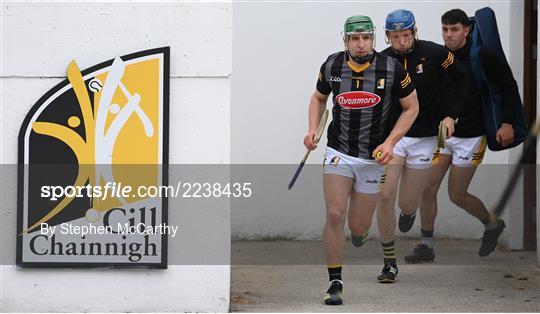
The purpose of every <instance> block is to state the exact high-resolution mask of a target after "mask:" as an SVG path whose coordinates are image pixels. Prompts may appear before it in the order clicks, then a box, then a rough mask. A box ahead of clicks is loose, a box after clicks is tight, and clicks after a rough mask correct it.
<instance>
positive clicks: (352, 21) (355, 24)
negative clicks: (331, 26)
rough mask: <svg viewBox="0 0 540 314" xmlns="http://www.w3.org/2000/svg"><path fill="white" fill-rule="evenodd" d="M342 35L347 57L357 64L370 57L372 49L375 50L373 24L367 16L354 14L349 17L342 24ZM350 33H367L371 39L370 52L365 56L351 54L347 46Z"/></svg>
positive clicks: (364, 61) (366, 60)
mask: <svg viewBox="0 0 540 314" xmlns="http://www.w3.org/2000/svg"><path fill="white" fill-rule="evenodd" d="M342 35H343V42H344V43H345V52H346V53H347V55H348V56H349V58H351V59H352V60H353V61H354V62H356V63H359V64H363V63H366V62H368V61H369V60H370V59H371V56H372V55H373V51H374V50H375V26H374V25H373V22H372V21H371V18H370V17H369V16H365V15H355V16H351V17H349V18H348V19H347V20H346V21H345V25H344V26H343V32H342ZM352 35H369V36H370V37H371V38H372V39H373V44H372V47H371V52H370V53H368V54H367V55H365V56H353V55H352V54H351V53H350V52H349V49H348V48H347V42H348V41H349V38H350V36H352Z"/></svg>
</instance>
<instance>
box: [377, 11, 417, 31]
mask: <svg viewBox="0 0 540 314" xmlns="http://www.w3.org/2000/svg"><path fill="white" fill-rule="evenodd" d="M415 27H416V21H415V20H414V14H413V13H412V12H411V11H409V10H404V9H399V10H395V11H393V12H390V13H388V15H387V16H386V22H385V23H384V30H385V31H388V32H393V31H401V30H406V29H410V30H413V31H414V29H415Z"/></svg>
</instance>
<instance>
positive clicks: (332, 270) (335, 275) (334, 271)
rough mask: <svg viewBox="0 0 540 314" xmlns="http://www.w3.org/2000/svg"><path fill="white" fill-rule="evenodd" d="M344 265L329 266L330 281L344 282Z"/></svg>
mask: <svg viewBox="0 0 540 314" xmlns="http://www.w3.org/2000/svg"><path fill="white" fill-rule="evenodd" d="M342 267H343V265H328V277H329V281H332V280H342V279H341V269H342Z"/></svg>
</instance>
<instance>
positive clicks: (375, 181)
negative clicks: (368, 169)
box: [366, 179, 379, 184]
mask: <svg viewBox="0 0 540 314" xmlns="http://www.w3.org/2000/svg"><path fill="white" fill-rule="evenodd" d="M366 183H373V184H378V183H379V181H377V180H369V179H368V180H366Z"/></svg>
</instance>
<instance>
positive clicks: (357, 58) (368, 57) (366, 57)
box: [345, 49, 373, 64]
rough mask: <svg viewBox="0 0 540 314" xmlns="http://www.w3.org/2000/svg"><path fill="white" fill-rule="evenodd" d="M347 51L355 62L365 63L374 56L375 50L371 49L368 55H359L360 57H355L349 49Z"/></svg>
mask: <svg viewBox="0 0 540 314" xmlns="http://www.w3.org/2000/svg"><path fill="white" fill-rule="evenodd" d="M345 52H346V53H347V55H348V56H349V58H351V60H353V61H354V62H356V63H358V64H364V63H367V62H368V61H369V60H370V59H371V57H372V56H373V50H371V52H370V53H368V54H367V55H365V56H358V57H355V56H353V55H352V54H351V53H350V52H349V49H345Z"/></svg>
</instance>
